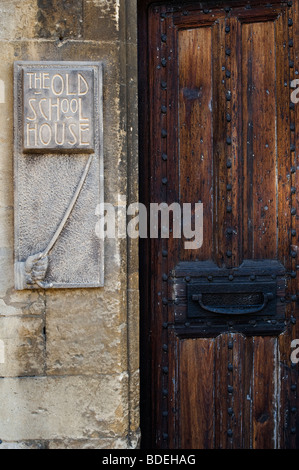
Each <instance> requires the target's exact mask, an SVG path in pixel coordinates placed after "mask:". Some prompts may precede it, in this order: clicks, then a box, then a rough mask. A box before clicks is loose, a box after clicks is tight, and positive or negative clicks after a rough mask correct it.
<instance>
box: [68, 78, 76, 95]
mask: <svg viewBox="0 0 299 470" xmlns="http://www.w3.org/2000/svg"><path fill="white" fill-rule="evenodd" d="M66 94H67V96H76V92H75V93H74V92H73V93H72V92H71V91H70V79H69V74H68V73H67V74H66Z"/></svg>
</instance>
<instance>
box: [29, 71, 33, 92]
mask: <svg viewBox="0 0 299 470" xmlns="http://www.w3.org/2000/svg"><path fill="white" fill-rule="evenodd" d="M27 75H28V77H29V88H30V90H31V89H32V77H33V75H34V73H33V72H27Z"/></svg>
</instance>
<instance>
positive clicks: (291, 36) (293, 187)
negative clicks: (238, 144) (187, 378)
mask: <svg viewBox="0 0 299 470" xmlns="http://www.w3.org/2000/svg"><path fill="white" fill-rule="evenodd" d="M287 4H288V7H289V16H288V26H289V28H288V30H289V37H288V39H289V40H288V47H289V68H290V80H289V83H290V82H291V81H292V80H293V78H294V77H292V74H293V71H294V31H293V23H294V22H293V2H292V1H288V3H287ZM291 91H292V90H290V92H291ZM290 155H291V162H292V163H291V180H292V185H291V198H290V199H291V216H292V221H291V236H292V238H295V237H296V236H297V232H296V214H297V210H296V169H297V162H296V146H295V105H294V103H292V102H290ZM291 257H292V261H291V263H292V272H291V279H292V280H291V281H290V285H291V286H292V285H295V290H296V258H297V253H296V252H295V251H292V250H291ZM292 292H293V294H292V295H291V301H292V302H293V304H292V308H296V302H297V293H296V294H294V289H292ZM294 302H295V304H294ZM291 324H292V325H293V328H294V327H295V325H296V318H295V317H294V316H293V315H292V317H291ZM294 379H295V380H294ZM291 381H292V383H291V392H292V393H291V397H290V411H291V414H290V432H291V435H295V434H296V413H297V408H296V392H297V384H296V374H295V373H294V367H291Z"/></svg>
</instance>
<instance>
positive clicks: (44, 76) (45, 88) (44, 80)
mask: <svg viewBox="0 0 299 470" xmlns="http://www.w3.org/2000/svg"><path fill="white" fill-rule="evenodd" d="M46 82H50V74H48V73H43V89H44V90H50V86H46Z"/></svg>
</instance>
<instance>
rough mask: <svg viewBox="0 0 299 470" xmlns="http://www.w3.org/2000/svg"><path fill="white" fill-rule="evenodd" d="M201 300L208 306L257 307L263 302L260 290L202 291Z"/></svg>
mask: <svg viewBox="0 0 299 470" xmlns="http://www.w3.org/2000/svg"><path fill="white" fill-rule="evenodd" d="M202 302H203V304H204V305H207V306H209V307H219V308H220V307H238V308H247V307H248V306H251V307H259V306H261V305H262V304H263V303H264V295H263V294H262V292H254V293H248V292H246V293H238V294H234V293H231V292H230V293H227V292H226V293H219V294H211V293H203V294H202Z"/></svg>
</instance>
